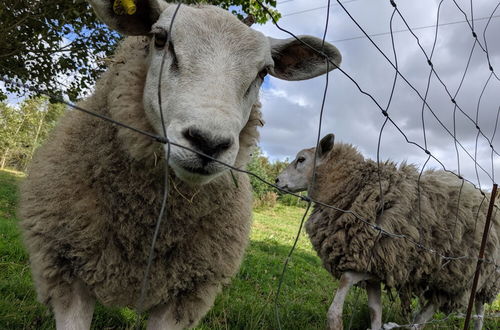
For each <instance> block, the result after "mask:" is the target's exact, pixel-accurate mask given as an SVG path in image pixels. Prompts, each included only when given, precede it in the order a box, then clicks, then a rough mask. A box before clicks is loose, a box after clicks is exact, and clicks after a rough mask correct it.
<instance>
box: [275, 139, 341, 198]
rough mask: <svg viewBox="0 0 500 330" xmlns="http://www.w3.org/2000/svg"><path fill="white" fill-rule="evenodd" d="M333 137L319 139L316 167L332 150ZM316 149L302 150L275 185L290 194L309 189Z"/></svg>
mask: <svg viewBox="0 0 500 330" xmlns="http://www.w3.org/2000/svg"><path fill="white" fill-rule="evenodd" d="M334 140H335V137H334V135H333V134H328V135H326V136H325V137H324V138H322V139H321V141H320V143H319V150H318V154H317V158H316V167H318V166H321V164H323V163H324V162H326V160H327V155H328V154H329V153H330V151H331V150H332V148H333V143H334ZM315 154H316V148H310V149H303V150H301V151H299V153H298V154H297V157H295V159H294V160H293V162H291V163H290V165H288V166H287V168H285V169H284V170H283V171H282V172H281V173H280V174H279V175H278V177H277V178H276V185H277V186H278V187H279V188H281V189H285V190H288V191H290V192H300V191H305V190H308V189H309V188H310V185H311V181H312V176H313V169H314V157H315Z"/></svg>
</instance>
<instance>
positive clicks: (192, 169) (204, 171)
mask: <svg viewBox="0 0 500 330" xmlns="http://www.w3.org/2000/svg"><path fill="white" fill-rule="evenodd" d="M182 168H183V169H184V170H185V171H186V172H190V173H193V174H201V175H213V174H214V172H213V171H209V170H208V169H207V168H205V167H191V166H182Z"/></svg>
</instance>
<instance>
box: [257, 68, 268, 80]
mask: <svg viewBox="0 0 500 330" xmlns="http://www.w3.org/2000/svg"><path fill="white" fill-rule="evenodd" d="M268 73H269V69H268V68H267V67H265V68H264V69H262V70H260V72H259V74H258V75H257V76H258V77H259V78H260V79H262V80H264V77H265V76H267V74H268Z"/></svg>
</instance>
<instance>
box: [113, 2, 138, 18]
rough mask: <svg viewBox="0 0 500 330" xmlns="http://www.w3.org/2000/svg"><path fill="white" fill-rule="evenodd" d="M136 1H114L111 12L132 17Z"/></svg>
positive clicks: (135, 8)
mask: <svg viewBox="0 0 500 330" xmlns="http://www.w3.org/2000/svg"><path fill="white" fill-rule="evenodd" d="M136 1H137V0H115V2H114V3H113V11H114V12H115V14H117V15H124V14H127V15H133V14H135V12H136V10H137V7H136V5H135V2H136Z"/></svg>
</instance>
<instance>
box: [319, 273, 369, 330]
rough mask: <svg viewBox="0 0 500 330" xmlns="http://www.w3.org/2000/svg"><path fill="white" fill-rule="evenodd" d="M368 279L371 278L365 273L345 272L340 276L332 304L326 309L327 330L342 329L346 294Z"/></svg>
mask: <svg viewBox="0 0 500 330" xmlns="http://www.w3.org/2000/svg"><path fill="white" fill-rule="evenodd" d="M369 279H371V276H370V275H368V274H365V273H357V272H345V273H344V274H342V276H341V277H340V282H339V287H338V289H337V292H336V293H335V298H333V302H332V304H331V306H330V308H329V309H328V314H327V317H328V328H329V329H330V330H342V329H343V323H342V310H343V307H344V301H345V298H346V296H347V293H348V292H349V290H350V289H351V287H352V286H353V285H354V284H356V283H358V282H360V281H365V280H369Z"/></svg>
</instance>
